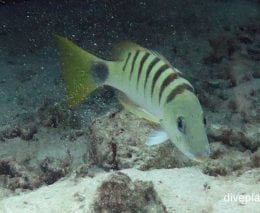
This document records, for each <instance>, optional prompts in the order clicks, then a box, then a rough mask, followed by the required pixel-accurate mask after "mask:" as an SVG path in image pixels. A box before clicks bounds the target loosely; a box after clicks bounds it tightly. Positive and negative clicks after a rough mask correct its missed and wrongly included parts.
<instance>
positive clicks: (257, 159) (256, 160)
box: [252, 148, 260, 167]
mask: <svg viewBox="0 0 260 213" xmlns="http://www.w3.org/2000/svg"><path fill="white" fill-rule="evenodd" d="M252 161H253V164H254V167H260V148H258V150H257V151H256V152H255V153H254V154H253V155H252Z"/></svg>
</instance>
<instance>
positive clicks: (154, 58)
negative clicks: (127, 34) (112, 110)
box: [57, 36, 210, 161]
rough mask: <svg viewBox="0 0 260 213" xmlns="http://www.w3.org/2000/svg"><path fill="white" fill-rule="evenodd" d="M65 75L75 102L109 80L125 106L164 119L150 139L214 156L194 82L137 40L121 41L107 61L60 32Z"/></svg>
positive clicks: (191, 153) (194, 153)
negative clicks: (185, 77) (159, 129)
mask: <svg viewBox="0 0 260 213" xmlns="http://www.w3.org/2000/svg"><path fill="white" fill-rule="evenodd" d="M57 43H58V48H59V52H60V56H61V60H62V66H63V70H64V72H63V76H64V80H65V85H66V88H67V92H68V96H69V105H70V106H71V107H73V106H76V105H78V104H79V103H80V102H82V101H83V100H84V98H85V97H86V96H88V95H89V94H90V93H91V92H92V91H93V90H95V89H96V88H97V87H99V86H102V85H109V86H111V87H113V88H115V89H117V91H118V97H119V100H120V102H121V103H122V105H123V106H124V107H125V108H126V109H128V110H129V111H131V112H132V113H134V114H137V115H139V116H141V117H143V118H146V119H147V120H150V121H152V122H155V123H158V124H159V125H160V126H161V128H162V131H160V132H158V133H157V134H156V135H154V136H153V137H151V138H150V141H148V144H159V143H161V142H164V141H166V140H167V139H170V140H171V141H172V142H173V143H174V144H175V146H176V147H177V148H178V149H179V150H180V151H181V152H183V153H184V154H185V155H186V156H188V157H189V158H190V159H193V160H196V161H201V160H203V159H205V158H207V157H208V155H209V152H210V150H209V144H208V139H207V135H206V131H205V124H204V119H205V118H204V115H203V111H202V108H201V105H200V103H199V100H198V98H197V96H196V95H195V94H194V89H193V87H192V85H191V84H190V83H189V81H187V80H186V79H184V78H183V77H182V74H181V72H180V71H179V70H177V69H176V68H174V67H173V66H172V65H171V64H170V63H169V62H168V61H167V60H166V59H165V58H164V57H163V56H161V55H160V54H158V53H157V52H154V51H151V50H148V49H145V48H143V47H141V46H139V45H137V44H134V43H131V42H124V43H121V44H119V45H117V46H116V47H115V48H114V50H113V57H114V60H113V61H107V60H103V59H101V58H98V57H96V56H94V55H92V54H90V53H88V52H87V51H84V50H82V49H80V48H79V47H77V46H76V45H74V44H73V43H72V42H70V41H69V40H67V39H66V38H63V37H60V36H58V37H57Z"/></svg>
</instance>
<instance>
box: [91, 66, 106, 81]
mask: <svg viewBox="0 0 260 213" xmlns="http://www.w3.org/2000/svg"><path fill="white" fill-rule="evenodd" d="M91 74H92V77H93V79H94V81H95V82H96V83H103V82H104V81H105V80H106V79H107V77H108V66H107V65H106V64H105V63H102V62H94V63H92V64H91Z"/></svg>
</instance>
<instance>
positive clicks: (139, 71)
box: [136, 53, 150, 88]
mask: <svg viewBox="0 0 260 213" xmlns="http://www.w3.org/2000/svg"><path fill="white" fill-rule="evenodd" d="M149 55H150V54H149V53H145V54H144V56H143V58H142V60H141V62H140V66H139V70H138V75H137V83H136V88H137V87H138V84H139V80H140V76H141V73H142V69H143V66H144V63H145V61H146V59H147V58H148V57H149Z"/></svg>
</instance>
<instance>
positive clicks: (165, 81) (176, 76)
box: [159, 72, 180, 104]
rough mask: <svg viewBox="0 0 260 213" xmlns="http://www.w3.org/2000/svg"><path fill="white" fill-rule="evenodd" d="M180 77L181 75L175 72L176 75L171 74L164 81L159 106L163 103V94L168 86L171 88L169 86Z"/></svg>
mask: <svg viewBox="0 0 260 213" xmlns="http://www.w3.org/2000/svg"><path fill="white" fill-rule="evenodd" d="M179 76H180V75H179V73H177V72H174V73H171V74H169V75H168V76H167V77H166V78H165V79H164V81H163V82H162V85H161V88H160V93H159V104H160V103H161V99H162V94H163V91H164V90H165V88H166V87H167V86H169V84H170V83H171V82H173V81H174V80H175V79H177V78H179Z"/></svg>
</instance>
